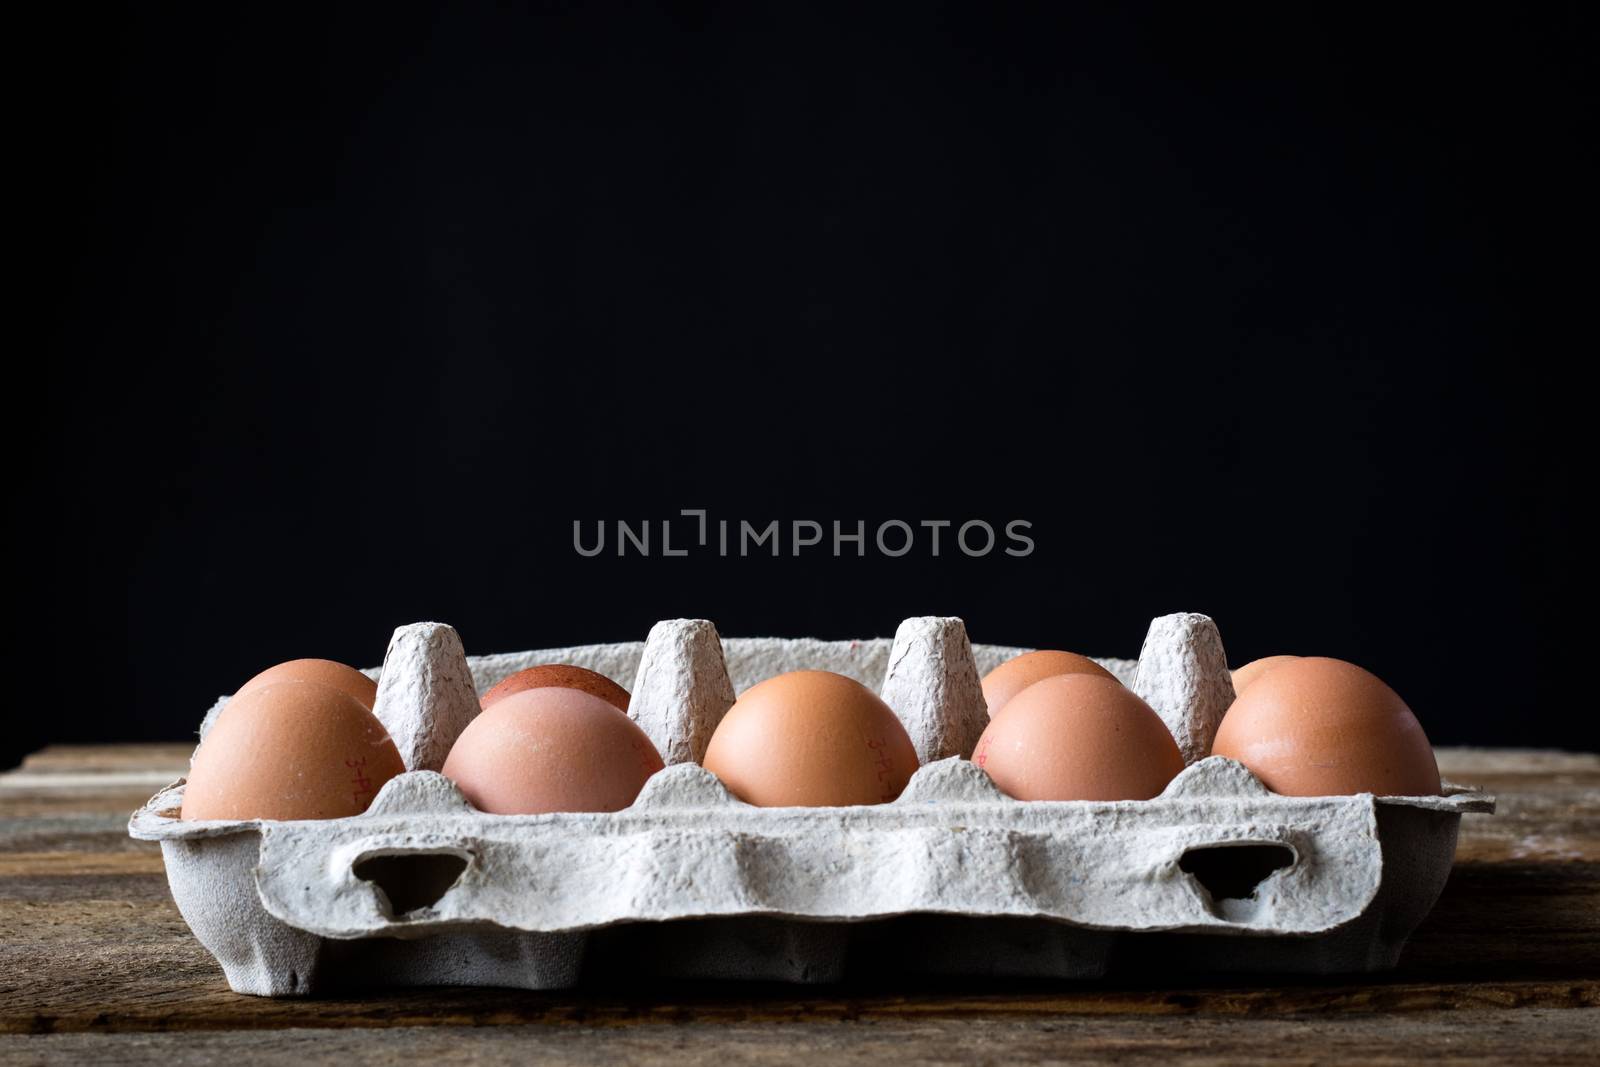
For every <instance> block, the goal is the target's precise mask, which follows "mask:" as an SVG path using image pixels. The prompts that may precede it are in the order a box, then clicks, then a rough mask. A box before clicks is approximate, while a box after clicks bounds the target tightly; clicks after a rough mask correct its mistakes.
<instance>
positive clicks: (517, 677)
mask: <svg viewBox="0 0 1600 1067" xmlns="http://www.w3.org/2000/svg"><path fill="white" fill-rule="evenodd" d="M550 688H554V689H576V690H578V691H579V692H580V693H588V694H589V695H590V696H597V697H599V698H600V699H601V700H604V701H605V702H606V703H607V704H610V705H611V706H612V707H614V708H616V709H617V710H619V711H627V710H628V691H627V690H626V689H624V688H622V686H620V685H618V684H617V683H616V682H613V681H612V680H611V679H610V678H607V677H606V676H605V675H603V674H601V673H600V672H599V671H591V670H589V669H588V668H585V667H574V666H573V665H571V664H570V663H546V664H543V665H541V666H538V667H526V668H524V669H522V670H520V671H518V672H517V673H515V674H511V675H507V676H506V677H505V678H502V679H501V680H500V682H499V683H498V684H497V685H495V686H494V688H492V689H490V690H489V691H488V692H487V693H485V694H483V699H482V700H481V701H479V704H480V705H481V706H482V707H485V708H487V707H489V706H490V705H491V704H494V703H496V702H498V701H500V700H503V699H505V698H506V697H508V696H511V695H512V694H513V693H525V692H527V691H528V690H530V689H550Z"/></svg>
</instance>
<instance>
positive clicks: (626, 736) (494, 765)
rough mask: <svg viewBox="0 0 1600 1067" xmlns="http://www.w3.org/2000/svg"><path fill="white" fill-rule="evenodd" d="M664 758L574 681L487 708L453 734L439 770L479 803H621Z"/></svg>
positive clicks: (572, 807) (499, 806) (531, 811)
mask: <svg viewBox="0 0 1600 1067" xmlns="http://www.w3.org/2000/svg"><path fill="white" fill-rule="evenodd" d="M663 766H664V764H663V763H662V760H661V754H660V753H659V752H657V751H656V749H655V746H654V745H652V744H651V743H650V738H649V737H647V736H646V735H645V732H644V731H643V730H641V729H639V726H638V724H636V723H635V722H634V721H633V720H632V719H630V718H628V716H627V715H625V714H623V713H622V712H621V711H620V710H618V709H617V708H616V707H615V706H613V705H612V704H610V703H608V702H607V701H605V700H603V699H601V698H600V697H597V696H595V695H594V694H592V693H585V692H583V691H582V690H579V689H566V688H562V687H559V686H543V687H540V688H537V689H527V690H524V691H523V692H520V693H513V694H511V695H510V696H507V697H505V698H503V699H501V700H497V701H496V702H495V703H494V706H493V707H490V708H486V709H485V710H484V711H483V712H482V713H481V714H480V715H479V716H478V717H477V718H475V719H473V720H472V723H471V724H470V725H468V726H467V728H466V729H465V730H463V731H462V732H461V736H460V737H458V738H457V739H456V743H455V745H454V747H452V748H451V749H450V755H449V756H448V757H447V758H446V759H445V761H444V768H443V774H444V776H445V777H446V778H449V779H451V780H452V781H454V782H455V783H456V785H457V786H459V787H460V789H461V792H462V793H463V794H464V795H465V796H466V798H467V799H468V800H469V801H471V803H472V806H473V807H475V808H477V809H478V810H479V811H486V812H491V813H493V814H497V815H536V814H541V813H544V812H553V811H621V810H622V809H623V808H626V807H627V806H628V805H630V804H632V803H633V802H634V800H635V799H636V798H637V797H638V796H639V790H641V789H643V788H644V783H645V781H646V780H648V779H649V777H650V776H651V775H652V774H654V773H656V772H657V771H659V770H661V768H662V767H663Z"/></svg>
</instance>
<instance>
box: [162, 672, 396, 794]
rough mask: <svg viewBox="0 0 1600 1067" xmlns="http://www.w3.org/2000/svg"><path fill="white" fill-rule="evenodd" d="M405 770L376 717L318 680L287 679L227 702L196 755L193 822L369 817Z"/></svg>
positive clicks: (191, 780)
mask: <svg viewBox="0 0 1600 1067" xmlns="http://www.w3.org/2000/svg"><path fill="white" fill-rule="evenodd" d="M404 771H405V765H404V764H402V763H401V761H400V753H399V751H398V750H397V749H396V748H395V746H394V742H393V741H391V740H390V739H389V735H388V733H387V732H386V731H385V730H384V728H383V724H382V723H380V722H379V721H378V719H377V717H376V716H375V715H373V714H372V712H370V711H368V710H367V709H366V708H364V707H362V706H361V705H360V704H359V703H358V702H357V701H356V699H355V698H354V697H352V696H350V695H349V694H348V693H345V692H343V691H342V690H339V689H335V688H333V687H332V686H326V685H319V684H317V683H315V682H302V681H280V682H275V683H273V684H271V685H263V686H259V687H257V688H254V689H252V690H251V691H249V692H248V693H242V694H241V695H239V696H235V697H234V698H233V699H232V700H230V701H228V704H227V706H226V707H224V708H223V709H222V713H221V714H220V715H218V716H217V720H216V722H215V723H214V724H213V725H212V727H211V730H210V731H209V732H208V733H207V734H206V737H205V740H204V741H203V742H201V744H200V747H199V749H198V750H197V751H196V752H195V755H194V762H193V765H192V766H191V767H190V769H189V775H188V783H187V784H186V785H185V786H184V791H183V813H182V814H183V818H185V819H339V818H344V817H346V816H350V815H360V814H361V813H362V812H364V811H366V810H367V806H368V805H369V804H370V803H371V802H372V798H373V797H374V796H376V795H377V793H378V790H379V789H381V788H383V785H384V783H385V782H387V781H388V780H389V779H391V778H393V777H394V776H395V775H397V774H401V773H403V772H404Z"/></svg>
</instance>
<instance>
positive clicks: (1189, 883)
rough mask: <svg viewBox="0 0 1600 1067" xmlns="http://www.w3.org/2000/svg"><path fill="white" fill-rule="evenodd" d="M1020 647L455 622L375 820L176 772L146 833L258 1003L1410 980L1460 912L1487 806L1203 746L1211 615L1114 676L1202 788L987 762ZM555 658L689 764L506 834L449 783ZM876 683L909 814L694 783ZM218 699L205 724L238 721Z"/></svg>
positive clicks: (412, 709)
mask: <svg viewBox="0 0 1600 1067" xmlns="http://www.w3.org/2000/svg"><path fill="white" fill-rule="evenodd" d="M1026 651H1029V650H1028V649H1024V648H1008V647H1000V646H992V645H973V644H971V643H970V642H969V641H968V638H967V633H966V628H965V626H964V625H963V624H962V622H961V620H960V619H953V618H931V617H924V618H913V619H908V620H906V621H905V622H904V623H903V624H901V626H900V627H899V630H898V632H897V634H896V636H895V637H894V639H893V640H889V639H887V638H877V639H872V640H864V641H820V640H811V639H799V640H790V639H779V638H727V639H723V638H720V637H719V635H718V634H717V631H716V629H715V627H714V626H712V624H711V623H709V622H706V621H704V620H684V619H678V620H670V621H666V622H661V623H658V624H656V626H655V627H654V628H653V629H652V630H651V631H650V634H649V637H648V639H647V640H645V641H643V642H628V643H622V644H607V645H589V646H580V647H574V648H561V649H545V650H540V651H533V652H523V653H516V654H511V655H496V656H481V657H468V656H467V655H466V654H465V652H464V650H463V648H462V645H461V641H460V638H459V637H458V636H457V634H456V632H455V631H454V630H453V629H451V628H450V627H448V626H444V625H441V624H437V623H419V624H416V625H412V626H404V627H401V628H400V629H398V630H396V631H395V634H394V637H393V639H392V640H391V642H390V645H389V649H388V653H387V655H386V657H385V660H384V665H383V667H382V669H381V670H380V671H369V672H368V673H369V674H372V675H373V676H375V677H376V678H377V679H378V683H379V684H378V696H377V701H376V704H375V706H374V713H375V714H376V715H377V716H378V718H379V719H381V720H382V721H383V723H384V725H385V726H386V727H387V728H388V730H389V732H390V734H391V736H392V737H393V738H394V740H395V744H396V745H397V747H398V748H399V750H400V753H401V755H402V757H403V759H404V761H405V765H406V767H407V769H408V770H407V773H405V774H402V775H400V776H398V777H396V778H394V779H393V780H391V781H390V782H388V783H387V784H386V785H385V786H384V787H383V789H382V790H381V791H380V792H379V793H378V795H377V797H376V798H375V799H374V800H373V802H372V804H371V806H370V808H369V809H368V810H367V811H366V812H365V813H363V814H361V815H359V816H354V817H351V818H344V819H332V820H300V821H273V820H204V821H202V820H187V821H186V820H183V819H180V818H179V810H180V808H181V805H182V801H183V781H182V780H179V781H178V782H176V783H174V784H173V785H171V786H168V787H167V788H165V789H163V790H161V791H160V792H159V793H157V794H156V795H155V796H154V797H153V798H152V799H151V800H150V801H149V802H148V803H147V804H146V805H145V806H144V807H142V808H140V809H139V810H138V811H137V812H135V813H134V815H133V818H132V820H131V822H130V825H129V832H130V833H131V834H132V835H133V836H134V837H136V838H139V839H141V840H151V841H159V842H161V848H162V854H163V856H164V859H165V862H166V870H167V879H168V882H169V884H170V886H171V889H172V895H173V898H174V900H175V901H176V902H177V905H178V909H179V911H180V912H182V914H183V917H184V919H185V921H187V922H188V924H189V926H190V928H191V929H192V930H193V931H194V933H195V936H196V937H198V938H199V940H200V942H201V943H202V944H203V945H205V947H206V948H207V949H208V950H209V951H210V952H211V953H212V955H214V956H215V957H216V959H217V960H218V962H219V963H221V965H222V968H223V970H224V972H225V973H226V975H227V979H228V983H229V985H231V986H232V987H233V989H235V990H236V991H238V992H240V993H252V994H259V995H265V996H294V995H304V994H309V993H312V992H317V991H324V990H328V989H337V988H352V987H366V986H374V985H385V986H396V985H485V986H512V987H521V988H528V989H554V988H562V987H567V986H571V985H574V984H576V983H578V982H579V981H580V979H584V980H600V981H603V980H606V979H607V978H615V977H619V976H620V977H625V978H627V979H630V980H633V979H637V978H639V977H641V976H659V977H672V978H683V977H696V978H719V979H729V978H732V979H756V980H779V981H790V982H829V981H834V980H837V979H840V978H842V977H844V976H845V975H846V974H847V973H848V974H850V975H852V976H855V975H861V974H880V973H884V974H905V973H914V974H985V975H996V976H1017V977H1024V976H1026V977H1050V978H1070V979H1087V978H1095V977H1098V976H1101V975H1104V974H1106V973H1107V971H1108V969H1110V968H1112V967H1113V966H1116V967H1118V968H1122V967H1133V968H1155V969H1158V970H1159V971H1162V972H1170V973H1176V972H1179V971H1183V970H1191V969H1199V970H1208V971H1275V972H1302V973H1329V972H1341V971H1370V970H1381V969H1384V968H1388V967H1392V966H1393V965H1394V964H1395V962H1396V961H1397V959H1398V957H1399V953H1400V950H1401V947H1402V946H1403V945H1404V943H1405V940H1406V938H1407V937H1408V936H1409V935H1410V933H1411V931H1412V930H1413V929H1414V928H1415V927H1416V925H1417V924H1418V923H1419V922H1420V921H1421V920H1422V918H1423V917H1424V916H1425V915H1426V914H1427V912H1428V910H1429V909H1430V908H1431V907H1432V906H1433V903H1434V901H1435V900H1436V899H1437V897H1438V894H1439V892H1440V890H1441V888H1442V887H1443V885H1444V882H1445V879H1446V877H1447V876H1448V874H1449V871H1450V866H1451V863H1452V861H1453V858H1454V854H1455V844H1456V831H1457V826H1458V823H1459V821H1460V817H1461V815H1462V814H1463V813H1465V812H1488V811H1492V810H1493V806H1494V801H1493V799H1492V798H1490V797H1487V796H1484V795H1482V794H1480V793H1477V792H1475V791H1472V790H1470V789H1466V788H1463V787H1457V786H1451V785H1447V786H1446V788H1445V790H1444V791H1443V792H1444V795H1442V796H1426V797H1375V796H1372V795H1370V794H1361V795H1356V796H1334V797H1287V796H1278V795H1276V794H1274V793H1271V792H1270V791H1268V790H1267V789H1266V787H1265V786H1263V785H1262V784H1261V782H1259V781H1258V780H1257V779H1256V778H1255V777H1254V776H1253V775H1252V774H1251V773H1250V772H1249V771H1248V770H1246V769H1245V767H1244V766H1243V765H1241V764H1239V763H1236V762H1234V761H1232V760H1228V759H1225V758H1222V757H1213V756H1208V755H1207V753H1208V752H1209V751H1210V746H1211V738H1212V735H1213V734H1214V733H1215V731H1216V728H1217V724H1218V722H1219V721H1220V719H1221V717H1222V714H1223V712H1224V711H1225V710H1226V709H1227V707H1228V705H1229V703H1231V701H1232V699H1233V684H1232V681H1231V679H1230V677H1229V673H1228V668H1227V661H1226V657H1225V656H1224V653H1223V648H1222V641H1221V638H1220V637H1219V635H1218V633H1217V629H1216V627H1215V625H1214V624H1213V623H1212V621H1211V620H1210V619H1209V618H1207V617H1206V616H1204V615H1196V614H1187V613H1185V614H1178V615H1167V616H1163V617H1161V618H1157V619H1156V620H1154V621H1153V622H1152V624H1151V626H1150V630H1149V633H1148V635H1147V637H1146V639H1145V642H1144V646H1143V649H1142V651H1141V654H1140V656H1139V658H1138V659H1137V660H1114V659H1105V660H1100V661H1099V662H1101V663H1102V664H1103V665H1104V666H1105V667H1106V668H1107V669H1108V670H1110V671H1111V672H1112V673H1113V674H1115V675H1116V676H1117V677H1118V678H1119V679H1120V680H1122V681H1123V682H1124V683H1125V684H1127V685H1128V686H1129V687H1130V688H1132V689H1133V690H1134V691H1135V692H1137V693H1138V694H1139V695H1140V696H1141V697H1143V698H1144V700H1145V701H1146V702H1148V703H1149V704H1150V705H1151V707H1153V708H1154V709H1155V710H1156V712H1157V713H1158V714H1160V716H1161V717H1162V720H1163V721H1164V722H1165V723H1166V724H1167V726H1168V728H1169V729H1170V730H1171V731H1172V733H1173V736H1174V737H1175V738H1176V739H1177V741H1178V744H1179V747H1180V749H1181V750H1182V752H1183V755H1184V759H1185V762H1186V764H1187V766H1186V768H1185V769H1184V771H1183V772H1182V773H1180V774H1179V775H1178V776H1177V777H1176V778H1175V779H1173V781H1172V783H1171V784H1170V785H1169V786H1168V787H1167V788H1166V790H1165V791H1164V792H1163V793H1162V794H1161V795H1160V796H1159V797H1156V798H1155V799H1152V800H1142V801H1115V802H1089V801H1067V802H1055V801H1048V802H1046V801H1029V802H1023V801H1017V800H1013V799H1011V798H1009V797H1006V796H1004V795H1002V794H1001V793H1000V792H999V791H998V790H997V789H996V788H995V786H994V784H993V783H992V782H991V781H990V779H989V778H988V776H987V775H986V774H984V773H983V772H982V771H981V770H980V769H979V768H978V767H976V766H975V765H974V764H972V763H971V762H969V761H968V760H967V759H965V758H964V757H966V756H969V755H970V754H971V752H972V749H973V747H974V745H975V744H976V742H977V740H978V736H979V734H981V733H982V730H983V728H984V725H985V724H986V723H987V721H988V713H987V709H986V708H985V705H984V701H983V694H982V689H981V687H980V682H979V679H980V678H981V676H982V675H983V674H984V673H986V672H987V671H988V670H990V669H991V668H993V667H994V666H997V665H998V664H1000V663H1002V662H1004V661H1005V660H1007V659H1009V658H1011V657H1013V656H1016V655H1019V654H1021V653H1023V652H1026ZM551 662H563V663H573V664H577V665H579V666H583V667H588V668H590V669H592V670H596V671H599V672H601V673H602V674H606V675H608V676H610V677H612V678H617V679H624V678H630V677H631V678H632V679H633V689H632V693H633V696H632V702H631V706H630V709H629V714H630V715H631V716H632V717H633V719H634V720H635V721H636V722H638V724H639V725H640V726H641V727H642V728H643V729H644V730H645V732H646V733H647V734H648V735H649V736H650V738H651V740H652V741H653V742H654V743H655V745H656V747H657V748H658V749H659V750H660V751H661V754H662V756H663V758H664V760H665V761H666V763H667V767H666V769H665V770H663V771H661V772H659V773H658V774H656V775H655V776H654V777H652V778H651V779H650V780H649V782H648V783H647V784H646V785H645V788H644V790H643V791H642V792H641V793H640V795H639V797H638V799H637V800H636V801H635V802H634V804H633V805H632V806H630V807H629V808H627V809H625V810H623V811H618V812H611V813H556V814H546V815H489V814H484V813H482V812H479V811H476V810H475V809H474V808H472V806H471V805H470V804H469V803H468V802H467V800H466V799H465V798H464V797H463V796H462V794H461V792H460V791H459V790H458V789H457V788H456V787H455V785H454V784H453V783H452V782H451V781H450V780H449V779H447V778H445V777H443V776H442V775H440V774H439V773H438V768H439V767H440V766H441V765H442V764H443V762H444V758H445V756H446V754H447V753H448V752H449V749H450V746H451V744H452V743H453V742H454V741H455V738H456V736H457V735H458V734H459V733H460V732H461V730H462V729H463V728H465V726H466V725H467V723H469V722H470V721H471V720H472V718H473V716H475V715H476V714H477V713H478V695H479V694H480V693H482V692H484V691H485V690H487V689H488V688H489V687H490V686H492V685H494V684H495V683H496V682H498V681H500V680H501V679H502V678H504V677H505V676H507V675H508V674H511V673H513V672H514V671H517V670H520V669H522V668H524V667H528V666H533V665H536V664H540V663H551ZM802 668H811V669H823V670H831V671H837V672H839V673H841V674H845V675H848V676H850V677H852V678H855V679H856V680H858V681H861V682H863V683H864V684H867V685H868V686H870V687H873V688H875V689H876V690H877V691H878V692H879V693H880V694H881V696H882V697H883V699H884V701H885V702H886V703H887V704H888V705H889V706H890V707H891V708H893V709H894V711H895V713H896V714H897V715H898V716H899V718H900V720H901V722H902V723H903V724H904V725H905V727H906V730H907V732H908V733H909V734H910V736H911V739H912V741H913V743H914V745H915V746H916V750H917V755H918V758H919V761H920V763H921V766H920V768H919V769H918V771H917V772H916V774H915V775H914V776H913V777H912V779H911V781H910V784H909V785H908V786H907V787H906V790H905V792H904V793H903V794H902V795H901V796H900V798H899V799H897V800H895V801H894V802H892V803H888V804H881V805H872V806H862V807H842V808H758V807H753V806H751V805H748V804H745V803H743V802H741V801H739V800H737V799H735V798H734V797H733V796H732V795H730V794H729V793H728V791H727V790H726V789H725V788H723V786H722V784H721V783H720V782H719V781H718V780H717V778H716V777H715V776H713V775H712V774H710V773H709V772H707V771H706V770H704V769H703V768H702V767H700V766H699V764H698V760H699V759H700V758H701V757H702V756H703V755H704V753H705V750H706V745H707V743H708V742H709V740H710V737H711V733H712V731H713V730H715V728H716V726H717V723H718V721H719V720H720V719H721V717H722V715H723V713H724V712H726V711H727V709H728V707H729V706H730V705H731V704H732V702H733V699H734V694H735V692H736V691H742V690H743V689H745V688H747V687H748V686H750V685H753V684H755V683H756V682H758V681H760V680H762V679H765V678H769V677H771V676H773V675H775V674H779V673H782V672H784V671H789V670H796V669H802ZM225 702H226V701H225V700H223V701H219V702H218V704H217V705H216V706H214V707H213V708H212V710H211V712H210V713H209V714H208V715H207V716H206V720H205V722H204V723H203V724H202V735H201V736H202V737H203V736H204V731H205V730H206V729H207V728H209V724H210V722H211V721H212V720H214V718H215V715H216V712H217V711H219V710H220V708H221V707H222V706H223V705H224V704H225Z"/></svg>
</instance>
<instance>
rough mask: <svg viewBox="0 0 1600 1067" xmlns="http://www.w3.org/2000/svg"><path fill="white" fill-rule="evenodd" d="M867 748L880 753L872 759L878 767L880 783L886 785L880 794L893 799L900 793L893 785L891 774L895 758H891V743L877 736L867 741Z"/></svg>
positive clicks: (873, 763)
mask: <svg viewBox="0 0 1600 1067" xmlns="http://www.w3.org/2000/svg"><path fill="white" fill-rule="evenodd" d="M867 748H868V749H870V750H871V751H873V752H876V753H877V754H878V756H877V758H876V759H874V760H873V761H872V765H873V766H874V767H876V768H878V773H877V778H878V784H879V785H881V786H883V787H884V788H883V792H881V793H879V794H878V795H879V796H880V797H881V798H883V800H885V801H889V800H893V799H894V798H895V797H897V796H899V795H900V794H899V793H897V792H895V791H894V789H893V787H892V779H891V775H893V773H894V760H892V759H890V758H889V743H888V742H887V741H885V740H884V739H883V738H881V737H875V738H872V739H870V740H869V741H867Z"/></svg>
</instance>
